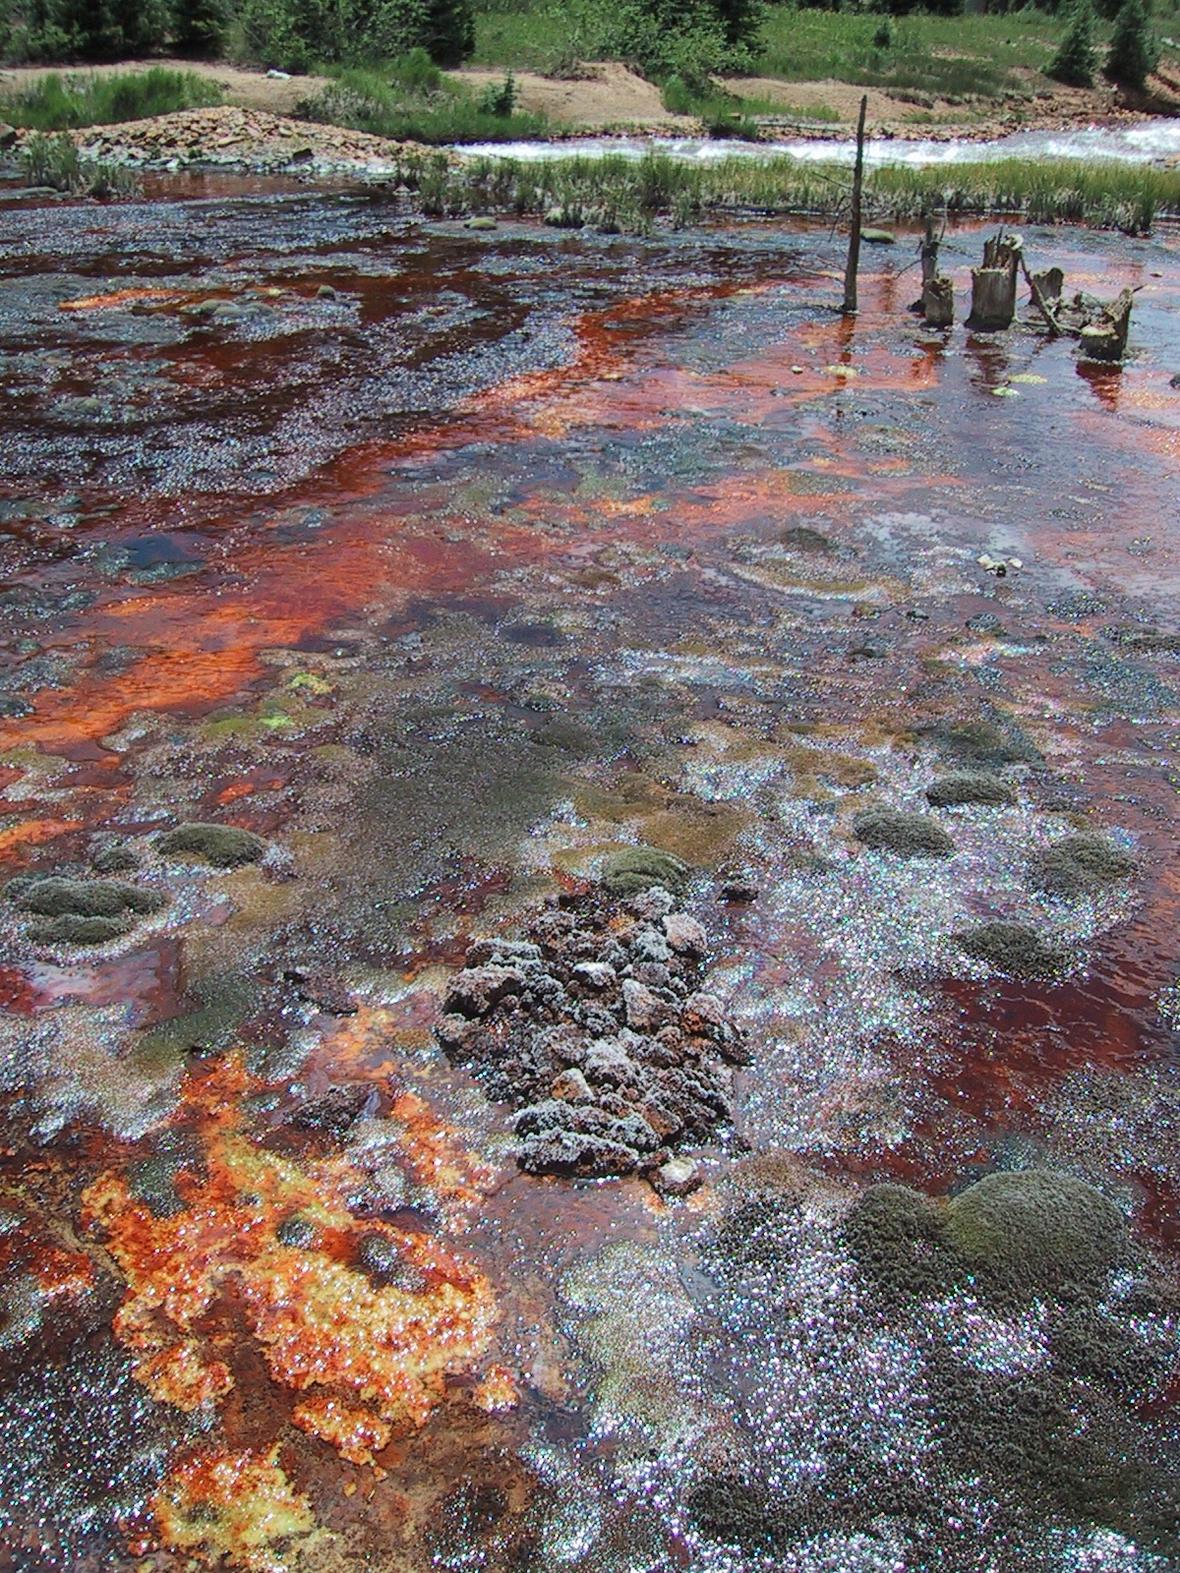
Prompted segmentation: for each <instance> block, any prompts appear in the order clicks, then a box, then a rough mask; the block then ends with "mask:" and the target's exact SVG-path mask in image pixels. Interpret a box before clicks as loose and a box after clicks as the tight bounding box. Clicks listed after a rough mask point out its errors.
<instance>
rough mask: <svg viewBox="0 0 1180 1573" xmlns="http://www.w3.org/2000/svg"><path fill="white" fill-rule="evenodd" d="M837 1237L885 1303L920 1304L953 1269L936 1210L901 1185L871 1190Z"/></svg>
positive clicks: (852, 1210)
mask: <svg viewBox="0 0 1180 1573" xmlns="http://www.w3.org/2000/svg"><path fill="white" fill-rule="evenodd" d="M840 1232H841V1235H842V1238H843V1240H844V1243H845V1245H846V1246H847V1247H848V1249H849V1251H850V1252H851V1254H852V1257H853V1259H854V1261H855V1262H856V1264H857V1266H858V1267H859V1268H860V1271H861V1273H862V1274H863V1275H864V1277H865V1278H867V1279H868V1280H869V1282H870V1283H871V1284H872V1285H873V1287H874V1288H875V1289H876V1290H877V1291H878V1293H879V1295H880V1297H881V1298H882V1299H883V1300H885V1301H886V1302H893V1301H898V1300H904V1299H911V1298H912V1299H922V1298H924V1297H925V1296H927V1295H929V1294H933V1293H935V1292H936V1291H937V1290H938V1289H939V1287H940V1286H941V1285H943V1284H944V1283H945V1282H946V1279H947V1274H948V1271H949V1269H950V1267H951V1266H952V1265H953V1264H952V1262H951V1260H950V1258H949V1257H948V1254H947V1251H946V1248H945V1246H944V1243H943V1239H942V1234H941V1231H940V1228H939V1216H938V1211H937V1209H936V1208H935V1206H934V1205H933V1204H932V1203H931V1202H930V1201H929V1200H928V1199H927V1198H926V1197H925V1196H923V1195H921V1193H920V1192H918V1191H911V1190H910V1189H909V1188H908V1187H907V1186H904V1185H873V1186H870V1187H869V1189H868V1190H867V1191H865V1193H864V1195H863V1196H860V1197H858V1198H857V1200H856V1201H855V1202H854V1203H853V1205H852V1206H851V1207H850V1208H849V1210H848V1212H847V1213H846V1214H845V1217H844V1221H843V1223H842V1225H841V1231H840Z"/></svg>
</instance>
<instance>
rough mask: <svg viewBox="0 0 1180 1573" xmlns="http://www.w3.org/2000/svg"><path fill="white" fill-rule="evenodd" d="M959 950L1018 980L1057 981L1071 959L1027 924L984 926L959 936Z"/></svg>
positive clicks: (982, 924)
mask: <svg viewBox="0 0 1180 1573" xmlns="http://www.w3.org/2000/svg"><path fill="white" fill-rule="evenodd" d="M955 941H956V943H957V944H958V947H959V949H960V950H961V951H963V953H964V954H965V955H968V956H973V957H974V958H975V960H976V961H986V962H987V964H988V966H989V967H995V968H996V970H997V971H998V972H1008V973H1011V975H1012V976H1013V977H1015V978H1054V977H1056V976H1057V975H1058V974H1059V973H1060V972H1062V971H1063V970H1064V968H1065V966H1066V964H1067V962H1068V960H1069V958H1068V957H1067V956H1066V954H1065V952H1064V951H1061V950H1058V949H1057V947H1056V946H1055V945H1047V944H1046V943H1045V941H1044V940H1043V939H1042V938H1041V936H1040V935H1039V934H1038V933H1037V931H1036V929H1034V928H1030V927H1029V926H1028V924H1027V923H1008V922H1004V921H1001V920H997V921H996V922H994V923H980V924H978V925H977V926H976V927H975V928H972V929H966V930H964V932H963V933H961V934H956V935H955Z"/></svg>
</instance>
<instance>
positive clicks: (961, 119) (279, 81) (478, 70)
mask: <svg viewBox="0 0 1180 1573" xmlns="http://www.w3.org/2000/svg"><path fill="white" fill-rule="evenodd" d="M153 65H164V66H169V67H172V68H175V69H183V70H190V71H195V72H197V73H198V75H200V76H203V77H206V78H208V79H209V80H210V81H213V82H216V83H218V84H219V85H220V86H221V87H222V88H223V90H224V92H225V95H226V102H227V104H228V105H232V106H237V107H241V108H244V109H250V110H261V111H265V112H267V113H269V114H273V115H291V114H293V113H294V112H295V110H296V109H297V108H298V106H299V104H300V103H301V102H302V101H303V100H304V99H306V98H309V97H311V96H313V95H314V94H315V93H317V92H319V91H320V90H321V89H323V88H324V87H325V86H327V85H328V78H326V77H322V76H290V77H272V76H268V75H267V74H266V73H265V72H263V71H251V70H247V69H245V68H243V67H240V66H233V65H228V64H226V63H224V62H221V61H217V62H208V61H189V60H177V59H165V60H130V61H121V62H117V63H115V64H112V65H104V66H94V67H87V70H93V71H97V72H98V73H100V74H103V75H105V74H108V73H111V72H124V71H145V70H148V69H149V68H150V67H151V66H153ZM60 69H61V68H60V67H46V66H20V67H10V68H8V69H6V70H3V71H0V97H3V96H4V95H5V94H7V93H10V92H13V91H17V90H19V89H21V88H24V87H27V86H29V85H30V84H31V83H33V82H35V81H36V80H37V79H38V78H39V77H42V76H45V75H47V74H48V73H49V72H50V71H59V70H60ZM585 72H586V74H585V76H583V77H580V78H578V79H577V80H574V81H564V80H558V79H556V78H553V77H546V76H541V75H540V74H539V73H537V72H535V71H517V72H515V73H514V77H515V81H516V88H517V102H518V104H519V106H520V108H521V109H524V110H528V111H533V112H537V113H541V114H544V115H545V116H546V117H547V118H548V119H549V121H550V123H551V124H552V125H553V127H554V128H555V129H556V130H557V131H559V132H564V133H573V132H599V133H601V132H603V131H610V130H616V131H620V132H621V131H632V132H634V131H653V132H664V133H668V132H678V131H679V132H683V133H685V134H686V135H688V134H691V133H693V132H694V131H695V130H696V129H697V128H698V122H697V121H696V120H695V119H694V118H693V117H692V116H689V115H674V114H670V113H669V111H668V110H666V109H665V108H664V104H663V99H662V97H661V95H660V90H659V88H658V87H657V86H656V85H655V84H654V83H652V82H648V81H646V80H645V79H644V78H643V77H641V76H638V75H636V73H635V72H633V71H629V70H628V69H627V68H626V66H623V65H620V64H619V63H618V62H617V61H599V62H595V63H587V65H586V67H585ZM447 74H448V76H449V77H450V78H451V80H452V81H455V82H461V83H463V84H465V85H466V86H468V87H471V88H473V89H475V90H477V91H478V90H479V89H481V88H483V87H484V86H486V85H487V84H488V83H490V82H498V81H501V80H502V79H503V76H504V73H503V71H502V70H499V69H488V68H485V67H476V66H468V67H464V68H463V69H462V70H459V71H452V72H448V73H447ZM1021 74H1022V75H1024V76H1025V77H1027V79H1028V83H1029V93H1030V96H1029V97H1028V98H1019V99H1016V98H1012V99H994V98H983V97H981V98H977V99H970V100H964V101H961V102H958V103H952V102H950V101H948V100H946V99H937V98H927V97H925V96H923V95H919V94H895V93H889V92H885V91H883V90H882V89H880V88H867V89H866V88H863V87H860V86H858V85H856V84H855V83H850V82H838V81H834V80H831V79H825V80H821V81H817V82H785V81H782V80H781V79H779V78H777V77H759V76H755V77H728V78H725V79H723V84H724V86H726V87H728V88H729V89H730V90H731V91H732V92H734V93H735V94H737V95H739V96H743V97H755V98H761V99H769V100H771V101H773V102H776V103H781V104H782V106H783V111H784V115H785V116H786V118H787V119H788V120H796V119H797V120H798V121H800V122H807V121H809V120H810V118H811V116H812V115H816V114H819V115H821V116H822V118H823V119H824V120H825V121H827V119H828V114H827V113H825V112H832V111H834V112H835V114H836V116H837V117H838V119H837V120H835V121H831V122H830V131H829V134H832V135H835V134H836V133H837V130H839V131H840V134H843V128H844V127H845V126H846V125H847V124H850V123H853V122H855V120H856V116H857V112H858V110H859V107H860V100H861V96H862V94H865V93H867V95H868V100H869V110H868V122H869V127H870V130H871V131H873V132H874V133H876V134H878V135H889V136H900V137H904V136H913V137H934V138H936V139H937V138H939V137H940V136H947V137H949V136H968V137H969V136H972V135H978V136H983V135H988V136H991V135H995V134H996V133H997V132H1003V131H1005V130H1015V129H1026V130H1032V129H1038V128H1057V127H1060V128H1062V129H1064V128H1067V127H1070V126H1079V125H1088V124H1090V123H1092V122H1094V121H1102V122H1112V121H1119V120H1140V119H1142V118H1143V117H1144V116H1145V115H1150V114H1176V113H1177V112H1180V83H1178V82H1175V81H1173V80H1172V79H1171V78H1169V77H1167V76H1166V75H1161V76H1157V77H1154V78H1153V79H1152V84H1151V91H1150V92H1149V94H1148V95H1146V96H1145V97H1144V98H1143V99H1142V100H1139V101H1136V102H1134V103H1130V102H1128V101H1127V100H1126V99H1125V97H1123V96H1122V95H1120V94H1119V93H1118V92H1117V91H1116V90H1115V89H1114V88H1112V87H1111V86H1109V84H1106V83H1100V84H1099V85H1098V86H1096V87H1094V88H1088V89H1086V88H1071V87H1065V86H1062V85H1061V84H1058V83H1053V82H1049V81H1048V80H1047V79H1046V78H1044V77H1042V76H1040V75H1039V74H1038V73H1036V72H1033V71H1027V72H1024V73H1021ZM819 134H823V133H822V132H820V133H819Z"/></svg>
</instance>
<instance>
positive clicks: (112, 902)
mask: <svg viewBox="0 0 1180 1573" xmlns="http://www.w3.org/2000/svg"><path fill="white" fill-rule="evenodd" d="M4 895H5V899H6V900H8V901H10V902H11V903H12V905H13V906H14V907H16V908H17V910H18V911H19V912H24V913H27V914H28V915H29V916H30V917H33V918H40V919H42V921H41V922H33V923H30V924H29V927H28V934H29V938H30V939H32V940H33V941H35V942H36V943H38V944H51V945H52V944H62V945H102V944H105V943H106V942H107V941H108V940H112V939H118V938H119V937H120V936H121V935H123V934H129V933H130V932H131V930H132V929H133V928H134V927H135V925H136V923H137V922H138V921H139V920H140V919H141V918H144V917H148V916H150V914H151V913H153V912H159V911H160V910H161V908H162V907H164V906H165V905H166V904H167V902H166V898H165V897H164V896H162V895H161V894H160V893H159V892H158V891H155V890H144V889H142V888H141V887H140V886H139V885H129V884H127V883H125V882H124V881H123V880H118V879H65V878H63V877H62V876H61V875H58V874H49V875H41V876H38V875H31V874H29V875H19V876H18V877H17V878H16V879H10V880H9V881H8V884H7V885H6V886H5V887H4Z"/></svg>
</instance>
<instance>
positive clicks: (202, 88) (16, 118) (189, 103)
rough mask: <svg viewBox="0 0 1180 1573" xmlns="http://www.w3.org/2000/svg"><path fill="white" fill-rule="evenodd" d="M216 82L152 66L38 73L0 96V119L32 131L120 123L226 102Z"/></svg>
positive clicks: (68, 129)
mask: <svg viewBox="0 0 1180 1573" xmlns="http://www.w3.org/2000/svg"><path fill="white" fill-rule="evenodd" d="M222 97H223V95H222V92H221V89H220V88H219V87H218V86H217V84H216V82H211V81H209V80H208V78H206V77H202V76H198V75H197V73H196V72H195V71H171V70H168V69H167V68H166V67H164V66H152V67H151V69H150V70H147V71H120V72H110V73H104V74H102V75H100V74H98V73H96V72H95V73H89V74H79V73H72V74H70V75H69V76H59V75H57V73H56V72H54V73H51V74H50V75H48V76H43V77H40V78H39V79H38V80H37V81H36V82H35V83H34V84H33V85H32V86H31V87H27V88H25V89H24V90H23V91H21V92H19V93H13V94H11V95H9V96H7V97H2V98H0V119H3V120H7V121H8V123H9V124H10V125H14V126H23V127H27V128H29V129H30V130H34V131H72V130H76V129H77V128H78V127H80V126H108V125H116V124H118V123H119V122H121V121H124V120H143V119H146V118H147V117H148V116H149V115H166V114H170V113H171V112H172V111H173V110H177V109H202V108H205V107H207V106H208V105H211V104H220V103H221V102H222Z"/></svg>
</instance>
